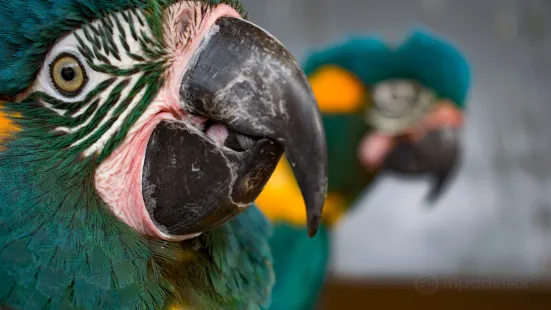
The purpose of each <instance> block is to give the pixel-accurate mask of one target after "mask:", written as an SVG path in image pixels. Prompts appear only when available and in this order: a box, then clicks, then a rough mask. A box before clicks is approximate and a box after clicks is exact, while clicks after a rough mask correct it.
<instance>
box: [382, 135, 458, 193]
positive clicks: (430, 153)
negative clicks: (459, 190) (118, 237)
mask: <svg viewBox="0 0 551 310" xmlns="http://www.w3.org/2000/svg"><path fill="white" fill-rule="evenodd" d="M459 130H460V129H457V128H441V129H438V130H433V131H431V132H429V133H427V134H426V135H425V137H423V138H422V139H421V140H420V141H418V142H409V141H404V142H400V143H399V144H398V145H397V146H396V148H395V149H394V150H393V151H392V152H391V154H390V155H389V156H388V157H387V158H386V161H385V163H384V165H383V170H386V171H391V172H395V173H398V174H400V175H410V176H418V175H424V174H428V175H430V176H431V177H432V179H433V181H432V182H433V186H432V188H431V190H430V192H429V194H428V196H427V201H428V202H429V203H430V204H433V203H434V202H436V201H437V200H438V198H439V197H440V196H441V195H442V193H443V192H444V191H445V189H446V187H447V185H448V184H449V182H450V179H452V177H453V176H454V174H455V172H456V170H457V166H458V162H459V155H460V132H459Z"/></svg>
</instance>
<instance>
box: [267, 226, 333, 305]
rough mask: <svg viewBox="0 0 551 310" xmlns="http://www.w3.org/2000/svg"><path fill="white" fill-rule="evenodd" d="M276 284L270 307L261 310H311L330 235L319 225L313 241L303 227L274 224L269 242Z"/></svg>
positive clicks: (324, 274) (325, 268)
mask: <svg viewBox="0 0 551 310" xmlns="http://www.w3.org/2000/svg"><path fill="white" fill-rule="evenodd" d="M270 247H271V248H272V253H273V254H272V255H273V259H274V272H275V274H276V283H275V286H274V289H273V291H272V304H271V306H270V307H268V308H265V309H270V310H293V309H314V308H315V306H316V305H318V299H319V297H320V295H321V291H322V289H323V285H324V283H325V280H326V279H325V278H326V277H327V272H328V264H329V254H330V251H331V249H330V235H329V230H328V229H327V227H326V226H325V225H320V227H319V229H318V233H317V234H316V236H314V237H313V238H310V237H308V234H307V230H306V229H305V228H304V227H295V226H293V225H288V224H286V223H281V222H279V223H275V226H274V234H273V236H272V238H271V239H270Z"/></svg>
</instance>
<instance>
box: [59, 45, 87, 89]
mask: <svg viewBox="0 0 551 310" xmlns="http://www.w3.org/2000/svg"><path fill="white" fill-rule="evenodd" d="M50 75H51V77H52V82H53V84H54V86H55V88H56V89H57V90H58V91H59V92H60V93H61V94H63V95H65V96H68V97H74V96H77V95H78V94H79V93H80V91H81V90H82V89H83V88H84V85H86V82H87V80H88V78H87V76H86V72H85V70H84V67H83V66H82V64H81V63H80V61H79V60H78V59H77V58H76V57H75V56H73V55H71V54H61V55H59V56H58V57H57V58H56V59H55V60H54V61H53V62H52V63H51V64H50Z"/></svg>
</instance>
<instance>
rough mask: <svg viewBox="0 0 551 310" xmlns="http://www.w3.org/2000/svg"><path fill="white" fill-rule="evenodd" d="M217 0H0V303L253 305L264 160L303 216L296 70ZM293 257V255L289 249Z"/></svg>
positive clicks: (308, 153)
mask: <svg viewBox="0 0 551 310" xmlns="http://www.w3.org/2000/svg"><path fill="white" fill-rule="evenodd" d="M245 17H246V15H245V12H244V10H243V8H242V6H241V4H240V3H239V2H238V1H234V0H202V1H182V0H177V1H176V0H174V1H173V0H110V1H100V0H0V98H1V99H2V102H3V103H2V105H1V113H2V114H1V115H0V116H1V117H0V125H1V126H2V127H0V139H1V142H0V146H1V151H0V279H1V281H0V308H2V309H4V308H6V309H26V310H33V309H255V308H258V307H259V306H260V305H267V304H269V302H270V292H271V288H272V286H273V282H274V277H273V270H272V263H271V261H272V257H271V253H270V248H269V244H268V237H269V233H270V226H269V223H268V222H267V221H266V220H265V218H264V215H263V214H262V213H260V211H259V210H258V209H257V208H256V207H255V206H251V205H252V204H253V202H254V200H255V199H256V198H257V196H258V195H259V193H260V192H261V190H262V188H263V187H264V185H265V184H266V182H267V180H268V178H269V177H270V175H271V174H272V173H273V171H274V169H275V167H276V165H277V163H278V161H279V159H280V158H281V156H282V154H283V153H285V154H287V155H286V156H287V158H289V161H290V162H291V163H292V165H293V170H294V172H295V174H296V178H297V180H298V182H299V184H300V188H301V191H302V193H304V200H305V201H306V206H303V207H305V208H306V209H307V213H308V216H307V218H308V221H307V223H306V222H305V223H306V226H307V227H308V229H307V230H308V234H309V235H310V236H314V235H315V233H316V230H317V227H318V224H319V222H320V217H321V211H322V207H323V200H324V196H325V194H326V187H327V157H326V156H327V153H326V152H327V151H326V145H325V138H324V131H323V126H322V123H321V116H320V113H319V109H318V107H317V105H316V103H315V97H314V96H313V93H312V90H311V87H310V86H309V84H308V81H307V79H306V76H305V74H304V72H303V71H302V70H301V68H300V67H299V65H298V64H297V62H296V60H295V59H294V58H293V57H292V55H291V54H290V53H289V52H288V51H287V50H286V49H285V47H283V46H282V45H281V43H280V42H279V41H278V40H277V39H275V38H274V37H273V36H271V35H270V34H269V33H267V32H266V31H264V30H263V29H261V28H259V27H258V26H256V25H254V24H252V23H250V22H248V21H247V20H246V19H245ZM304 260H305V261H308V260H309V258H308V257H304Z"/></svg>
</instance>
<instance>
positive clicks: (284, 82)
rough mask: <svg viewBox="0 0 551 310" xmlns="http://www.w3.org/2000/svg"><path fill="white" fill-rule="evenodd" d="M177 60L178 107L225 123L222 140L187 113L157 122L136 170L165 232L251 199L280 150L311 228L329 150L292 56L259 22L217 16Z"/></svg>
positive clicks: (199, 225) (216, 219) (213, 221)
mask: <svg viewBox="0 0 551 310" xmlns="http://www.w3.org/2000/svg"><path fill="white" fill-rule="evenodd" d="M183 69H185V70H186V73H185V75H184V78H183V80H182V84H181V89H180V96H181V103H182V107H183V109H184V110H185V111H187V112H188V113H192V114H197V115H201V116H205V117H207V118H208V119H209V120H210V121H211V122H212V123H216V124H222V125H224V126H226V127H227V129H228V131H229V136H228V138H227V139H226V141H225V144H224V145H219V144H217V143H215V142H214V140H212V139H210V138H209V137H208V136H207V135H205V133H204V132H202V131H201V130H199V129H197V128H195V127H193V126H192V125H191V124H188V123H186V122H184V121H172V122H168V121H165V122H162V123H160V124H159V125H158V127H157V128H156V129H155V130H154V132H153V134H152V137H151V138H150V141H149V144H148V147H147V150H146V158H145V162H144V171H143V179H142V185H143V190H142V192H143V196H144V199H145V202H146V207H147V208H148V211H149V213H150V216H151V218H152V220H153V221H154V223H155V224H156V225H157V226H158V227H159V229H161V231H163V232H165V233H168V234H171V235H189V234H194V233H199V232H203V231H206V230H209V229H212V228H215V227H217V226H219V225H221V224H223V223H225V222H227V221H229V220H231V219H232V218H233V217H235V216H236V215H237V214H238V213H239V212H240V211H242V210H244V208H246V207H248V206H249V205H250V204H252V203H253V201H254V200H255V199H256V197H257V196H258V195H259V194H260V192H261V191H262V189H263V187H264V186H265V184H266V182H267V181H268V179H269V177H270V176H271V174H272V172H273V171H274V169H275V167H276V165H277V163H278V161H279V159H280V157H281V156H282V154H283V152H284V151H285V152H286V154H287V157H288V159H289V160H290V162H291V165H292V167H293V170H294V173H295V176H296V178H297V181H298V183H299V186H300V188H301V190H302V194H303V197H304V200H305V203H306V208H307V218H308V220H307V221H308V222H307V225H308V232H309V235H310V236H313V235H314V234H315V232H316V230H317V227H318V224H319V221H320V217H321V212H322V208H323V203H324V198H325V195H326V190H327V150H326V145H325V136H324V131H323V127H322V123H321V116H320V113H319V110H318V107H317V104H316V102H315V99H314V96H313V93H312V90H311V89H310V86H309V84H308V82H307V79H306V77H305V75H304V73H303V72H302V70H301V69H300V67H299V65H298V64H297V62H296V60H295V59H294V58H293V57H292V55H291V54H290V53H289V52H288V51H287V50H286V49H285V48H284V47H283V46H282V45H281V43H280V42H278V41H277V40H276V39H275V38H274V37H272V36H271V35H270V34H268V33H267V32H265V31H264V30H262V29H261V28H259V27H257V26H255V25H253V24H251V23H249V22H247V21H244V20H241V19H236V18H230V17H222V18H219V19H218V20H217V21H216V23H215V25H214V26H213V27H212V28H211V29H210V31H209V33H207V34H206V35H205V37H204V38H203V39H202V42H201V43H200V46H199V48H198V49H197V51H196V52H195V54H194V55H193V57H192V59H191V61H190V64H189V65H188V67H187V68H183ZM281 203H285V201H282V202H281Z"/></svg>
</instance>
